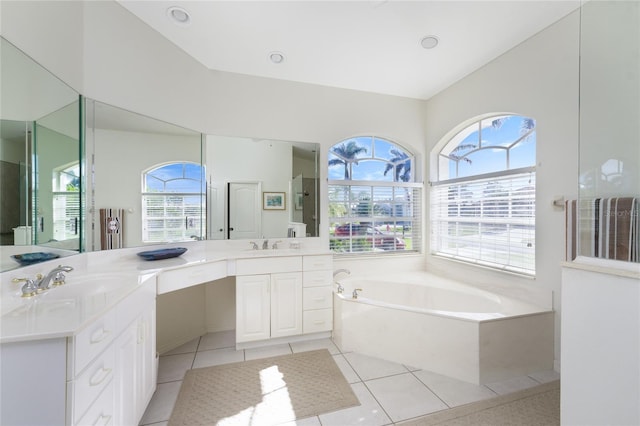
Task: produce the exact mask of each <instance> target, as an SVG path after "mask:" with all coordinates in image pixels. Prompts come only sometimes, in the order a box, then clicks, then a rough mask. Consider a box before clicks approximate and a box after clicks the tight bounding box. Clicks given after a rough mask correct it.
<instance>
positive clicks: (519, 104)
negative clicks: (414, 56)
mask: <svg viewBox="0 0 640 426" xmlns="http://www.w3.org/2000/svg"><path fill="white" fill-rule="evenodd" d="M578 41H579V13H578V12H575V13H572V14H571V15H569V16H568V17H566V18H564V19H562V20H561V21H559V22H557V23H556V24H554V25H552V26H550V27H549V28H547V29H546V30H544V31H542V32H540V33H539V34H537V35H536V36H534V37H532V38H530V39H529V40H526V41H525V42H523V43H522V44H520V45H519V46H517V47H515V48H514V49H512V50H511V51H509V52H507V53H505V54H504V55H502V56H500V57H499V58H497V59H496V60H494V61H492V62H491V63H489V64H488V65H486V66H484V67H483V68H481V69H479V70H477V71H476V72H474V73H472V74H470V75H469V76H467V77H466V78H464V79H463V80H461V81H459V82H458V83H456V84H454V85H452V86H450V87H449V88H447V89H445V90H444V91H442V92H441V93H439V94H437V95H436V96H434V97H433V98H431V99H430V100H428V101H427V114H426V125H425V127H426V129H427V131H426V136H427V151H431V150H432V149H433V148H434V147H435V145H436V144H437V143H438V142H439V141H441V139H442V138H443V137H444V136H445V135H446V134H447V133H448V132H450V131H451V130H452V129H453V128H454V127H456V126H458V125H459V124H460V123H462V122H464V121H466V120H469V119H471V118H473V117H477V116H479V115H482V114H487V113H493V112H513V113H517V114H522V115H524V116H528V117H533V118H535V119H536V123H537V137H536V140H537V152H536V159H537V169H536V182H537V185H536V201H537V202H536V278H535V280H531V279H527V278H521V277H519V276H516V275H507V274H503V273H495V272H492V271H490V270H479V269H478V268H473V267H469V266H466V265H464V264H462V263H457V262H453V261H449V260H445V259H439V258H436V257H433V256H430V255H428V256H427V265H428V268H429V269H431V270H434V271H439V272H443V273H445V274H446V275H447V276H450V277H455V278H459V279H463V280H464V279H467V277H469V276H473V277H474V281H476V282H477V283H479V284H481V285H483V286H485V287H491V288H498V289H501V290H503V291H507V292H510V293H511V294H513V295H515V296H518V295H521V294H524V293H526V291H527V289H529V288H531V289H536V288H539V289H550V290H553V292H554V308H555V309H556V311H557V315H556V336H555V339H556V353H555V356H556V360H557V361H559V359H560V352H559V351H560V281H561V270H560V262H561V261H562V260H563V259H564V211H563V210H562V209H558V208H554V207H553V206H552V200H553V199H554V198H556V197H557V196H560V195H562V196H565V197H566V198H575V197H576V196H577V178H576V177H577V171H578V165H577V161H578V65H579V64H578V47H579V45H578ZM427 217H428V212H427ZM427 226H428V222H427ZM556 367H557V368H558V365H557V366H556Z"/></svg>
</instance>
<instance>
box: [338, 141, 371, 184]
mask: <svg viewBox="0 0 640 426" xmlns="http://www.w3.org/2000/svg"><path fill="white" fill-rule="evenodd" d="M331 151H333V154H334V155H335V156H336V157H338V158H332V159H331V160H329V166H335V165H337V164H344V180H351V173H350V169H351V164H358V160H357V159H356V156H357V155H358V154H360V153H365V152H367V148H365V147H364V146H358V143H357V142H356V141H354V140H351V141H348V142H346V143H345V142H343V143H342V144H341V145H339V146H335V147H333V148H332V149H331Z"/></svg>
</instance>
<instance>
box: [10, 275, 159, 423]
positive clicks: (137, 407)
mask: <svg viewBox="0 0 640 426" xmlns="http://www.w3.org/2000/svg"><path fill="white" fill-rule="evenodd" d="M155 319H156V317H155V286H153V285H149V286H148V287H147V286H141V287H140V288H138V289H137V290H135V291H134V292H133V293H131V294H129V295H128V296H127V297H126V298H125V299H124V300H122V301H120V302H119V303H118V304H117V305H115V306H114V307H113V308H111V309H110V310H109V311H107V312H105V313H104V314H102V315H101V316H100V317H98V318H96V319H95V320H93V321H91V323H90V324H88V325H87V326H85V327H84V328H83V329H82V330H80V331H79V332H77V333H76V334H75V335H73V336H70V337H57V338H54V339H40V340H31V341H25V342H15V343H3V344H2V345H1V347H0V356H2V363H1V367H2V406H1V409H0V424H7V425H9V424H10V425H16V426H17V425H34V424H38V425H49V424H51V425H53V424H56V425H114V426H116V425H135V424H138V423H139V421H140V419H141V418H142V415H143V414H144V410H145V409H146V406H147V404H148V403H149V401H150V400H151V396H152V395H153V392H154V391H155V387H156V378H157V373H156V372H157V357H156V353H155V352H156V350H155ZM16 384H18V385H16ZM5 385H7V386H9V385H11V388H5Z"/></svg>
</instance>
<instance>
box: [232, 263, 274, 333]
mask: <svg viewBox="0 0 640 426" xmlns="http://www.w3.org/2000/svg"><path fill="white" fill-rule="evenodd" d="M269 282H270V278H269V275H243V276H239V277H236V342H250V341H253V340H263V339H268V338H269V337H271V322H270V317H271V309H270V305H271V303H270V302H271V300H270V298H269Z"/></svg>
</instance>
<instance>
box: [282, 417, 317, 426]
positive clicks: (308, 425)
mask: <svg viewBox="0 0 640 426" xmlns="http://www.w3.org/2000/svg"><path fill="white" fill-rule="evenodd" d="M278 426H322V424H321V423H320V419H319V418H318V416H313V417H307V418H306V419H301V420H294V421H292V422H287V423H282V424H280V425H278Z"/></svg>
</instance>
